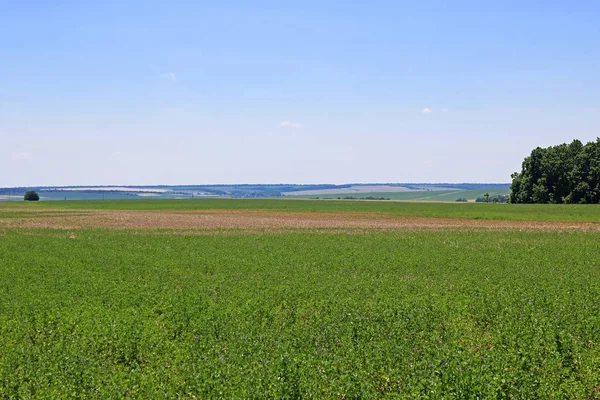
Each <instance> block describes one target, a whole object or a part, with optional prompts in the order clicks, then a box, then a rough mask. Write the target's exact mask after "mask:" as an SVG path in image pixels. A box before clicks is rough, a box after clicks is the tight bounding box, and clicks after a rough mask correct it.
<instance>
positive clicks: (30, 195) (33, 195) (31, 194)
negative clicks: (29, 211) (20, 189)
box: [24, 190, 40, 201]
mask: <svg viewBox="0 0 600 400" xmlns="http://www.w3.org/2000/svg"><path fill="white" fill-rule="evenodd" d="M39 199H40V195H39V194H37V192H35V191H33V190H30V191H28V192H27V193H25V198H24V200H25V201H38V200H39Z"/></svg>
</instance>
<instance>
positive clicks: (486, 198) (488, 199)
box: [483, 193, 490, 203]
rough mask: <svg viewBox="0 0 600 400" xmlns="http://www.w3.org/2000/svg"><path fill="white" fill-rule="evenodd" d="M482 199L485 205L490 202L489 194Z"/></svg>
mask: <svg viewBox="0 0 600 400" xmlns="http://www.w3.org/2000/svg"><path fill="white" fill-rule="evenodd" d="M483 197H484V198H485V202H486V203H489V202H490V194H489V193H486V194H484V195H483Z"/></svg>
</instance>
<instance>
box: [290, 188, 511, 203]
mask: <svg viewBox="0 0 600 400" xmlns="http://www.w3.org/2000/svg"><path fill="white" fill-rule="evenodd" d="M485 193H489V195H490V196H496V195H499V194H509V193H510V190H435V191H416V190H411V191H395V192H379V191H377V192H344V191H343V190H341V191H340V192H336V193H321V194H311V195H307V194H304V195H300V196H296V195H294V194H290V195H289V196H288V197H299V198H313V199H314V198H315V197H319V198H320V199H337V198H338V197H339V198H342V199H343V198H344V197H356V198H365V197H375V198H380V197H384V198H388V199H390V200H412V201H446V202H452V201H456V200H457V199H458V198H465V199H467V200H475V199H476V198H478V197H482V196H483V195H484V194H485Z"/></svg>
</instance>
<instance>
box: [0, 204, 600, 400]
mask: <svg viewBox="0 0 600 400" xmlns="http://www.w3.org/2000/svg"><path fill="white" fill-rule="evenodd" d="M80 209H116V210H146V211H153V212H161V211H163V210H172V211H177V210H179V211H184V210H208V209H232V210H252V209H254V210H273V211H289V212H306V213H309V212H314V211H318V212H332V213H339V212H367V213H368V212H374V213H383V214H388V215H394V216H405V217H434V218H435V217H452V218H479V219H491V220H494V219H496V220H517V221H529V220H532V221H584V222H585V221H587V222H596V223H597V222H598V217H599V209H598V206H595V205H590V206H552V205H532V206H524V205H510V204H508V205H493V204H451V203H446V204H444V203H403V202H357V201H333V200H332V201H310V200H221V199H218V200H217V199H213V200H180V201H165V200H132V201H104V202H102V201H99V202H76V201H73V202H71V201H65V202H39V203H13V204H7V203H3V204H0V398H40V399H54V398H176V397H181V398H287V399H296V398H318V399H321V398H334V399H350V398H385V397H387V398H432V399H442V398H443V399H470V398H471V399H475V398H479V399H482V398H494V399H498V398H522V399H532V398H550V399H551V398H560V399H564V398H568V399H594V398H596V399H598V398H600V384H599V380H598V377H599V374H598V371H600V314H599V313H598V307H597V303H598V298H600V261H599V260H600V240H599V234H598V233H597V232H595V231H591V230H590V231H575V230H573V231H540V230H537V231H518V230H470V231H469V230H457V229H452V230H441V231H413V232H410V231H405V232H386V233H382V232H377V231H368V230H366V231H362V233H340V232H337V233H335V232H334V233H332V232H330V233H315V232H312V231H310V230H306V231H303V230H295V231H293V232H291V231H290V232H287V233H286V232H279V233H277V234H268V233H264V232H261V233H257V232H256V231H253V232H244V231H243V230H229V231H228V230H220V231H218V232H216V231H212V232H211V231H205V232H202V234H185V233H184V232H181V231H167V230H145V231H142V230H110V229H95V230H92V229H76V230H59V229H47V230H44V229H34V230H23V229H8V228H2V225H1V224H2V220H3V219H4V218H36V216H38V215H43V216H49V215H56V216H57V217H60V215H61V214H64V213H70V212H76V211H74V210H80ZM31 211H36V212H35V213H32V212H31Z"/></svg>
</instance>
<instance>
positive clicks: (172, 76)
mask: <svg viewBox="0 0 600 400" xmlns="http://www.w3.org/2000/svg"><path fill="white" fill-rule="evenodd" d="M160 76H161V77H162V78H165V79H168V80H170V81H172V82H177V75H175V73H174V72H168V73H166V74H160Z"/></svg>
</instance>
